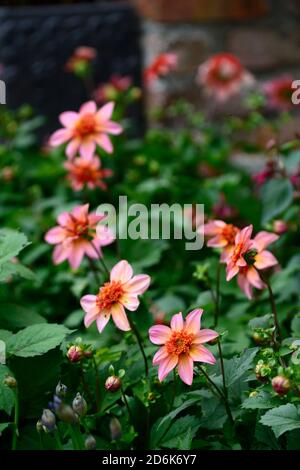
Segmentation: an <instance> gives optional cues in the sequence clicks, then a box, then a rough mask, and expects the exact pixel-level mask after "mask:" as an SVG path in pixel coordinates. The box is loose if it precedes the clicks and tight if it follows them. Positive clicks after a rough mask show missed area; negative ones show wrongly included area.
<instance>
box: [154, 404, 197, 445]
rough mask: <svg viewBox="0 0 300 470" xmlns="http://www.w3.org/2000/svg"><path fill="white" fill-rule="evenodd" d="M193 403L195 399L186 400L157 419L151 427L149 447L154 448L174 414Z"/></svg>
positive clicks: (166, 429)
mask: <svg viewBox="0 0 300 470" xmlns="http://www.w3.org/2000/svg"><path fill="white" fill-rule="evenodd" d="M193 405H195V399H190V400H187V401H186V402H185V403H183V404H182V405H181V406H179V407H178V408H176V409H175V410H173V411H171V412H170V413H168V414H167V415H166V416H164V417H163V418H160V419H158V420H157V421H156V422H155V423H154V425H153V426H152V429H151V448H156V447H157V446H158V444H159V442H160V440H161V439H162V438H163V436H164V435H165V433H166V432H167V431H168V429H169V427H170V425H171V423H172V421H173V419H175V418H176V416H177V415H178V414H179V413H181V412H182V411H184V410H185V409H186V408H188V407H190V406H193Z"/></svg>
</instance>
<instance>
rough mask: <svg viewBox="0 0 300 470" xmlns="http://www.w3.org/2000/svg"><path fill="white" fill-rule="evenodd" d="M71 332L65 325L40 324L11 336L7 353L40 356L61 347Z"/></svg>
mask: <svg viewBox="0 0 300 470" xmlns="http://www.w3.org/2000/svg"><path fill="white" fill-rule="evenodd" d="M70 333H71V330H69V329H68V328H66V327H65V326H63V325H57V324H43V323H42V324H40V325H32V326H28V327H27V328H25V329H24V330H21V331H19V332H18V333H16V334H15V335H13V336H11V337H10V338H9V340H8V342H7V345H6V347H7V353H8V354H10V355H15V356H19V357H32V356H40V355H41V354H44V353H46V352H47V351H49V350H50V349H54V348H56V347H57V346H59V345H60V344H61V343H62V341H63V340H64V339H65V337H66V336H67V335H68V334H70Z"/></svg>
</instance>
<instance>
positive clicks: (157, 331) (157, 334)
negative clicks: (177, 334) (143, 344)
mask: <svg viewBox="0 0 300 470" xmlns="http://www.w3.org/2000/svg"><path fill="white" fill-rule="evenodd" d="M171 333H172V331H171V328H169V327H168V326H166V325H154V326H151V328H149V338H150V341H151V343H153V344H165V342H166V341H168V339H169V337H170V335H171Z"/></svg>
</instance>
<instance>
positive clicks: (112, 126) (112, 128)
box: [103, 121, 123, 135]
mask: <svg viewBox="0 0 300 470" xmlns="http://www.w3.org/2000/svg"><path fill="white" fill-rule="evenodd" d="M103 130H105V132H107V133H108V134H112V135H119V134H121V133H122V132H123V127H122V126H121V125H120V124H118V123H117V122H114V121H108V122H107V123H106V124H105V126H104V129H103Z"/></svg>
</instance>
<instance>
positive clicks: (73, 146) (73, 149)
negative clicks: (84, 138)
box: [66, 138, 80, 159]
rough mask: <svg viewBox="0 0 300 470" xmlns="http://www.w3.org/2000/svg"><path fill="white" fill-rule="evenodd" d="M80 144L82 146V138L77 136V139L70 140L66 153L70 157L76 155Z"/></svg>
mask: <svg viewBox="0 0 300 470" xmlns="http://www.w3.org/2000/svg"><path fill="white" fill-rule="evenodd" d="M79 146H80V139H78V138H75V139H72V140H70V142H69V143H68V145H67V148H66V155H67V157H68V158H69V159H72V158H74V157H75V155H76V153H77V151H78V149H79Z"/></svg>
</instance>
